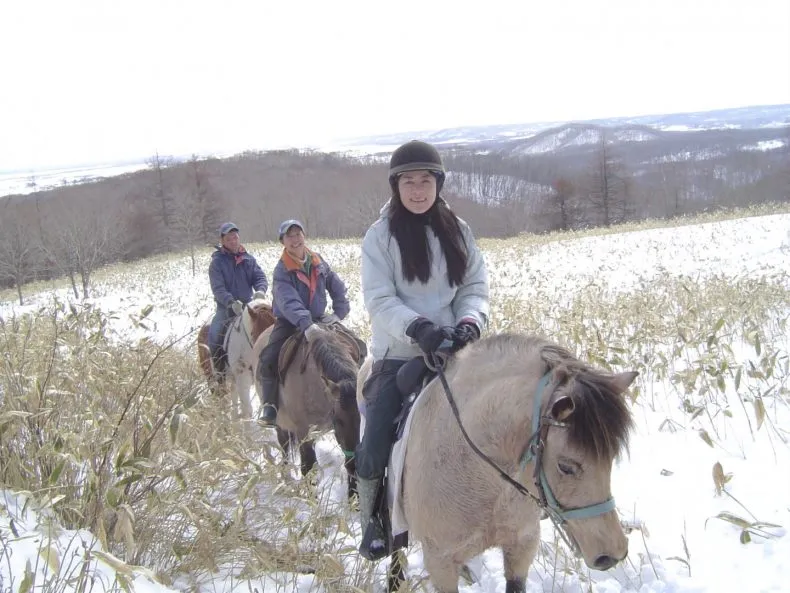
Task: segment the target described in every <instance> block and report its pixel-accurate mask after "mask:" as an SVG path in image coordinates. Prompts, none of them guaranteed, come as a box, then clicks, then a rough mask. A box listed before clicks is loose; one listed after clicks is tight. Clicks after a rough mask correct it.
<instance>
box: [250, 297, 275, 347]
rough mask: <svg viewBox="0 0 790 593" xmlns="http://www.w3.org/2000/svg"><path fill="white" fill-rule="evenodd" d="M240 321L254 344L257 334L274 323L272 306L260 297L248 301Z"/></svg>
mask: <svg viewBox="0 0 790 593" xmlns="http://www.w3.org/2000/svg"><path fill="white" fill-rule="evenodd" d="M242 322H243V323H244V329H245V330H246V331H247V333H248V334H249V336H250V340H251V341H252V343H253V344H254V343H255V340H257V339H258V336H260V335H261V334H262V333H263V332H265V331H266V330H267V329H268V328H269V327H270V326H272V325H274V322H275V318H274V312H273V311H272V306H271V305H270V304H269V303H267V302H266V301H263V300H260V299H256V300H253V301H250V302H249V303H247V304H246V305H245V307H244V312H243V317H242Z"/></svg>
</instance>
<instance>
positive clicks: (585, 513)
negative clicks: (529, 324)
mask: <svg viewBox="0 0 790 593" xmlns="http://www.w3.org/2000/svg"><path fill="white" fill-rule="evenodd" d="M426 363H427V365H428V367H429V368H430V369H431V370H433V371H435V372H436V373H437V375H438V376H439V380H440V381H441V384H442V387H443V388H444V393H445V395H446V396H447V402H448V403H449V404H450V409H452V411H453V416H455V420H456V422H457V423H458V427H459V428H460V429H461V434H462V435H463V436H464V439H465V440H466V442H467V443H468V444H469V446H470V447H471V448H472V450H473V451H474V452H475V453H476V454H477V455H478V457H480V459H482V460H483V461H485V462H486V463H487V464H488V465H490V466H491V467H492V468H494V469H495V470H496V472H497V473H498V474H499V477H500V478H502V479H503V480H504V481H505V482H507V483H508V484H510V485H511V486H513V487H514V488H515V489H516V490H518V492H519V493H520V494H522V495H525V496H529V497H530V498H531V499H532V500H533V501H534V502H535V504H537V505H538V507H539V508H541V509H542V510H544V511H545V512H546V514H547V515H548V516H549V518H550V519H551V521H552V523H554V526H555V527H557V530H558V531H559V533H560V535H561V536H562V539H563V540H564V541H565V543H566V544H567V545H568V546H569V547H570V548H571V549H573V550H575V551H576V552H577V553H578V552H579V551H580V548H579V544H578V542H577V541H576V538H574V537H573V535H572V534H571V533H570V532H569V531H568V530H567V526H566V522H567V521H568V520H574V519H587V518H590V517H597V516H598V515H603V514H604V513H608V512H609V511H612V510H614V508H615V503H614V498H612V497H609V498H608V499H607V500H605V501H603V502H599V503H597V504H592V505H588V506H585V507H578V508H573V509H568V508H565V507H563V506H562V505H561V504H560V503H559V501H558V500H557V498H556V497H555V496H554V493H553V492H552V490H551V487H550V486H549V482H548V479H547V478H546V472H545V471H544V469H543V452H544V449H545V446H546V436H547V434H548V432H549V428H551V427H552V426H554V427H558V428H566V427H567V426H568V424H567V423H565V422H558V421H556V420H554V419H553V418H551V417H550V416H544V415H541V409H540V404H541V399H542V398H541V395H542V394H543V390H544V389H545V388H546V387H547V386H548V385H549V383H550V381H551V371H549V372H547V373H546V374H545V375H543V377H541V379H540V382H539V383H538V387H537V391H536V393H535V398H534V401H535V403H534V408H533V414H532V435H531V436H530V438H529V441H528V442H527V446H526V449H525V451H524V454H523V455H522V457H521V459H520V460H519V462H520V467H521V470H522V471H523V470H524V468H525V467H526V466H527V465H528V464H529V463H530V461H534V462H535V471H534V472H533V483H534V484H535V488H536V489H537V491H538V496H535V495H534V494H532V492H530V491H529V490H527V488H526V487H525V486H524V485H523V484H521V483H520V482H518V481H516V480H514V479H513V478H511V477H510V476H509V475H508V474H507V473H506V472H505V471H504V470H503V469H502V468H500V467H499V466H498V465H497V464H496V463H495V462H494V461H493V460H492V459H491V458H490V457H488V456H487V455H486V454H485V453H483V452H482V451H481V450H480V449H479V448H478V447H477V445H475V444H474V442H473V441H472V439H471V438H470V437H469V434H468V433H467V432H466V429H465V428H464V425H463V422H461V414H460V412H459V411H458V406H457V405H456V403H455V398H454V397H453V392H452V389H450V384H449V383H448V382H447V377H446V376H445V374H444V367H445V364H446V357H444V356H442V355H433V356H429V355H426ZM555 388H556V386H553V387H552V388H551V391H550V393H551V392H553V391H554V389H555Z"/></svg>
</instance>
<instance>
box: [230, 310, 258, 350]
mask: <svg viewBox="0 0 790 593" xmlns="http://www.w3.org/2000/svg"><path fill="white" fill-rule="evenodd" d="M233 325H234V327H233V331H235V332H236V333H239V334H240V333H242V332H243V333H244V337H245V338H246V339H247V344H249V346H250V348H254V347H255V345H254V344H253V343H252V336H251V335H250V332H248V331H247V327H246V326H245V325H244V311H242V312H241V315H239V316H238V317H237V318H236V321H234V322H233Z"/></svg>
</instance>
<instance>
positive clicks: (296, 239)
mask: <svg viewBox="0 0 790 593" xmlns="http://www.w3.org/2000/svg"><path fill="white" fill-rule="evenodd" d="M283 245H284V246H285V251H287V252H288V255H290V256H291V257H293V258H294V259H298V260H303V259H304V256H305V244H304V231H302V229H300V228H299V227H298V226H296V225H295V224H294V225H291V226H290V227H289V228H288V230H287V231H286V232H285V234H284V235H283Z"/></svg>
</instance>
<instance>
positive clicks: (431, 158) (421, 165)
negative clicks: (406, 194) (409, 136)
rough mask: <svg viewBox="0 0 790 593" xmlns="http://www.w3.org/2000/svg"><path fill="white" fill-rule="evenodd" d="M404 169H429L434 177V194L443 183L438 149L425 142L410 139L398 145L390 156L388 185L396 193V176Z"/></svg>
mask: <svg viewBox="0 0 790 593" xmlns="http://www.w3.org/2000/svg"><path fill="white" fill-rule="evenodd" d="M406 171H430V172H431V173H432V174H433V176H434V177H436V195H437V196H438V195H439V192H440V191H441V189H442V185H444V165H443V164H442V157H441V156H440V155H439V151H438V150H436V148H434V147H433V146H431V145H430V144H428V143H427V142H422V141H420V140H412V141H410V142H407V143H406V144H403V145H402V146H399V147H398V148H397V149H396V150H395V152H393V153H392V157H391V158H390V174H389V180H390V186H392V191H393V192H394V193H395V194H396V195H397V189H398V176H399V175H400V174H401V173H405V172H406Z"/></svg>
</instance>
